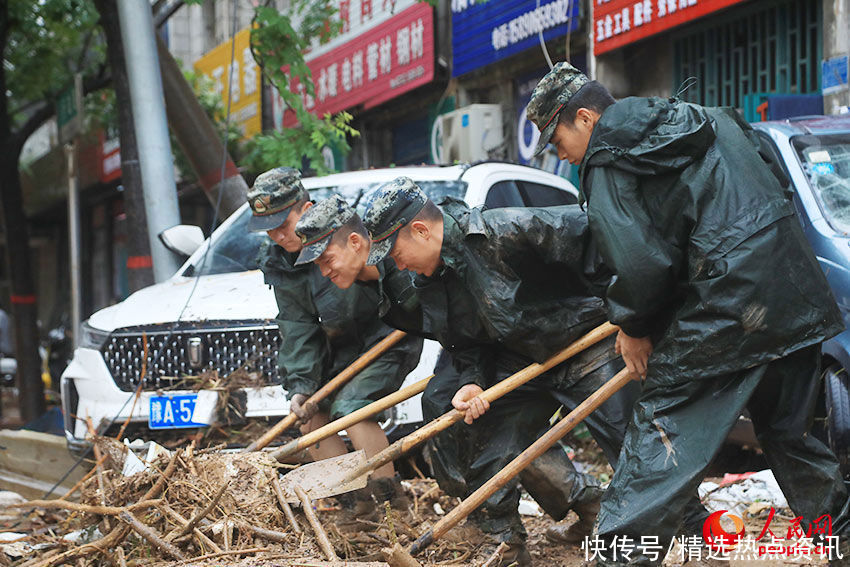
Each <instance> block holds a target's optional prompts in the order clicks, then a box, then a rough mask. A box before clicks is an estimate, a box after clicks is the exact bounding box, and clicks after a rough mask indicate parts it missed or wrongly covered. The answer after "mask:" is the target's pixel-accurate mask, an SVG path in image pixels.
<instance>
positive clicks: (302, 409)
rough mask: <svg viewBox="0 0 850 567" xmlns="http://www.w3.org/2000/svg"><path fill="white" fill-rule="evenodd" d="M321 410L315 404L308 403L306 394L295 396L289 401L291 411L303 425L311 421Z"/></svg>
mask: <svg viewBox="0 0 850 567" xmlns="http://www.w3.org/2000/svg"><path fill="white" fill-rule="evenodd" d="M318 410H319V406H317V405H316V404H315V403H314V402H308V401H307V396H305V395H304V394H295V395H294V396H292V397H291V398H290V399H289V411H291V412H292V413H294V414H295V415H296V416H297V417H298V420H299V421H301V422H302V423H306V422H308V421H310V418H311V417H313V416H314V415H316V412H317V411H318Z"/></svg>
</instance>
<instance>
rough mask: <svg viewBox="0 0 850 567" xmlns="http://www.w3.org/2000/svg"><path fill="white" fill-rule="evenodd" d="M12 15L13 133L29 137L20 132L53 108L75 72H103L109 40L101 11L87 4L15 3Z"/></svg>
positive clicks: (7, 61)
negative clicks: (103, 33)
mask: <svg viewBox="0 0 850 567" xmlns="http://www.w3.org/2000/svg"><path fill="white" fill-rule="evenodd" d="M8 15H9V25H8V36H7V39H6V45H5V50H4V52H3V67H4V71H5V74H6V93H5V95H6V102H7V105H8V106H7V108H8V112H9V118H10V120H11V130H12V132H14V133H16V134H21V135H23V136H28V135H29V134H30V132H22V131H20V129H21V128H23V127H24V126H25V125H27V122H28V120H29V119H30V118H31V117H32V116H33V115H34V113H35V112H36V111H37V110H39V109H40V108H43V107H44V106H52V104H53V101H54V100H55V98H56V97H57V95H58V93H60V92H61V91H62V90H63V89H66V88H68V87H69V86H70V85H71V84H72V83H73V76H74V73H77V72H80V73H84V74H85V75H87V76H88V77H89V78H90V79H93V78H95V77H96V76H98V75H99V74H101V72H102V70H103V62H104V60H105V54H104V51H103V49H104V42H103V41H102V40H101V39H100V34H99V28H98V27H97V22H98V14H97V11H96V10H95V8H94V5H93V4H92V3H91V2H90V1H87V0H38V1H26V0H14V1H13V2H10V3H9V5H8ZM35 126H38V125H35Z"/></svg>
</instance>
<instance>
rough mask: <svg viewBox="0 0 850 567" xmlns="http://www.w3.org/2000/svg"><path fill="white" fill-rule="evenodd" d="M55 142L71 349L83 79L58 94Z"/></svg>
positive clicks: (75, 326)
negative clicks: (64, 188)
mask: <svg viewBox="0 0 850 567" xmlns="http://www.w3.org/2000/svg"><path fill="white" fill-rule="evenodd" d="M56 115H57V116H56V122H57V124H58V125H59V138H60V140H61V141H62V142H63V144H64V146H65V159H66V166H67V170H66V172H67V175H68V247H69V257H70V270H71V274H70V276H71V334H72V336H73V337H74V348H77V345H79V343H80V322H81V313H82V306H81V305H82V286H81V285H80V268H81V266H80V188H79V183H78V179H77V137H78V136H79V133H80V130H81V129H82V124H83V78H82V76H81V75H80V74H79V73H77V74H76V75H74V84H73V85H72V86H71V88H70V89H68V90H66V91H65V92H63V93H62V95H61V96H60V98H59V102H58V104H57V109H56Z"/></svg>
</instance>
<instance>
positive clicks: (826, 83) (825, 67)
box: [821, 55, 848, 95]
mask: <svg viewBox="0 0 850 567" xmlns="http://www.w3.org/2000/svg"><path fill="white" fill-rule="evenodd" d="M847 59H848V57H847V56H846V55H842V56H840V57H833V58H831V59H824V60H823V61H822V62H821V88H822V89H823V94H825V95H826V94H832V93H837V92H841V91H843V90H845V89H846V88H847Z"/></svg>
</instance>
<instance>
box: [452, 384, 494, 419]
mask: <svg viewBox="0 0 850 567" xmlns="http://www.w3.org/2000/svg"><path fill="white" fill-rule="evenodd" d="M482 392H484V390H482V389H481V386H478V385H477V384H467V385H465V386H462V387H461V389H460V390H458V391H457V392H455V395H454V397H453V398H452V406H454V408H455V409H456V410H457V411H462V412H465V416H464V418H463V421H464V422H465V423H467V424H469V425H471V424H472V422H473V421H475V420H476V419H478V418H479V417H481V416H482V415H484V413H485V412H486V411H487V410H488V409H490V402H488V401H487V400H485V399H483V398H479V397H478V396H479V395H481V393H482Z"/></svg>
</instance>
